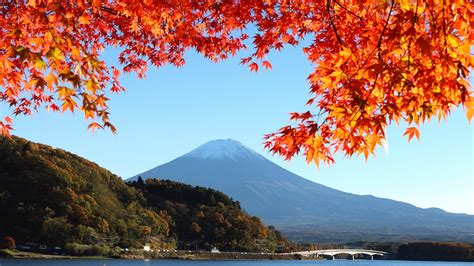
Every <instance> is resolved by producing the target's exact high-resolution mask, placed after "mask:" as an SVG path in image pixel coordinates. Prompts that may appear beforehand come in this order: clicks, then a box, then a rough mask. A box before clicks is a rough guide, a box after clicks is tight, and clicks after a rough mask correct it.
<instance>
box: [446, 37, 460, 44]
mask: <svg viewBox="0 0 474 266" xmlns="http://www.w3.org/2000/svg"><path fill="white" fill-rule="evenodd" d="M446 41H447V42H448V43H449V45H451V46H452V47H458V46H459V41H458V38H457V37H456V36H454V35H452V34H448V36H447V37H446Z"/></svg>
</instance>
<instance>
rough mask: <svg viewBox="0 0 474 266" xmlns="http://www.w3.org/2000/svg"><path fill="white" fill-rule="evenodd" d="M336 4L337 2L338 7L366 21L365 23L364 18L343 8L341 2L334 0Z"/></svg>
mask: <svg viewBox="0 0 474 266" xmlns="http://www.w3.org/2000/svg"><path fill="white" fill-rule="evenodd" d="M334 2H335V3H336V4H337V5H338V6H340V7H341V8H342V9H344V10H345V11H346V12H347V13H349V14H351V15H353V16H354V17H356V18H358V19H360V20H364V21H365V20H366V19H365V18H363V17H361V16H359V15H357V14H356V13H354V12H352V11H350V10H349V9H347V7H345V6H343V5H342V4H341V3H339V1H337V0H334Z"/></svg>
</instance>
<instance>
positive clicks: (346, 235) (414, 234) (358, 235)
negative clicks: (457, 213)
mask: <svg viewBox="0 0 474 266" xmlns="http://www.w3.org/2000/svg"><path fill="white" fill-rule="evenodd" d="M279 230H280V231H281V232H282V233H283V234H284V235H285V236H286V237H288V239H290V240H291V241H295V242H298V243H335V244H337V243H339V244H342V243H347V242H351V241H373V242H386V241H391V242H410V241H440V240H441V241H453V242H465V243H474V237H473V236H472V235H466V234H464V233H463V232H459V233H452V232H449V233H446V234H440V232H439V230H435V231H433V232H431V233H430V232H427V231H426V230H425V228H423V230H418V229H417V228H413V229H411V230H410V229H407V228H406V227H405V228H402V229H394V230H392V229H390V228H374V231H370V230H347V229H344V228H341V229H334V228H322V226H321V225H317V224H313V225H299V226H293V227H291V226H287V227H285V226H284V227H279ZM401 230H404V232H405V233H403V234H401V233H400V231H401ZM390 231H394V233H385V234H384V233H381V232H390Z"/></svg>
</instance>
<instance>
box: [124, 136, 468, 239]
mask: <svg viewBox="0 0 474 266" xmlns="http://www.w3.org/2000/svg"><path fill="white" fill-rule="evenodd" d="M138 176H142V177H143V178H149V177H159V178H166V179H171V180H176V181H179V182H183V183H188V184H192V185H200V186H206V187H211V188H214V189H217V190H220V191H223V192H224V193H226V194H228V195H230V196H232V197H233V198H234V199H236V200H238V201H240V203H241V204H242V206H243V207H244V208H245V209H246V210H247V211H248V212H249V213H250V214H252V215H258V216H259V217H261V218H262V219H263V220H264V221H265V222H266V223H270V224H274V225H277V226H278V227H279V228H281V229H283V230H286V231H287V232H291V235H288V236H289V237H290V238H291V237H293V239H299V240H301V239H305V238H306V239H307V240H318V241H337V240H340V241H344V240H356V239H354V238H357V239H362V240H389V239H390V240H401V239H406V238H409V239H432V240H465V239H472V240H473V241H474V217H473V216H470V215H464V214H451V213H447V212H445V211H442V210H439V209H421V208H417V207H415V206H413V205H410V204H407V203H403V202H397V201H393V200H388V199H381V198H376V197H373V196H360V195H355V194H350V193H345V192H342V191H338V190H335V189H332V188H329V187H326V186H323V185H320V184H317V183H314V182H311V181H309V180H307V179H304V178H302V177H300V176H298V175H295V174H293V173H291V172H289V171H287V170H285V169H283V168H281V167H280V166H278V165H276V164H274V163H272V162H271V161H269V160H267V159H265V158H264V157H263V156H261V155H259V154H257V153H256V152H254V151H252V150H250V149H249V148H247V147H245V146H244V145H242V144H241V143H239V142H237V141H235V140H230V139H229V140H215V141H210V142H208V143H206V144H204V145H202V146H200V147H198V148H197V149H195V150H193V151H191V152H190V153H188V154H185V155H183V156H181V157H179V158H177V159H175V160H173V161H171V162H168V163H166V164H163V165H160V166H158V167H156V168H153V169H151V170H149V171H146V172H144V173H141V174H139V175H137V176H135V177H133V178H131V179H136V178H137V177H138ZM308 237H309V238H308ZM367 238H370V239H367Z"/></svg>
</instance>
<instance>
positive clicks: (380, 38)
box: [377, 0, 395, 61]
mask: <svg viewBox="0 0 474 266" xmlns="http://www.w3.org/2000/svg"><path fill="white" fill-rule="evenodd" d="M394 6H395V0H392V3H391V5H390V10H389V11H388V16H387V20H386V21H385V25H384V26H383V29H382V32H381V33H380V37H379V41H378V42H377V49H378V51H379V52H378V56H379V59H380V60H382V54H381V53H380V52H381V50H382V48H381V47H382V38H383V35H384V34H385V30H386V29H387V26H388V22H389V21H390V17H391V16H392V10H393V7H394ZM382 61H383V60H382Z"/></svg>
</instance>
